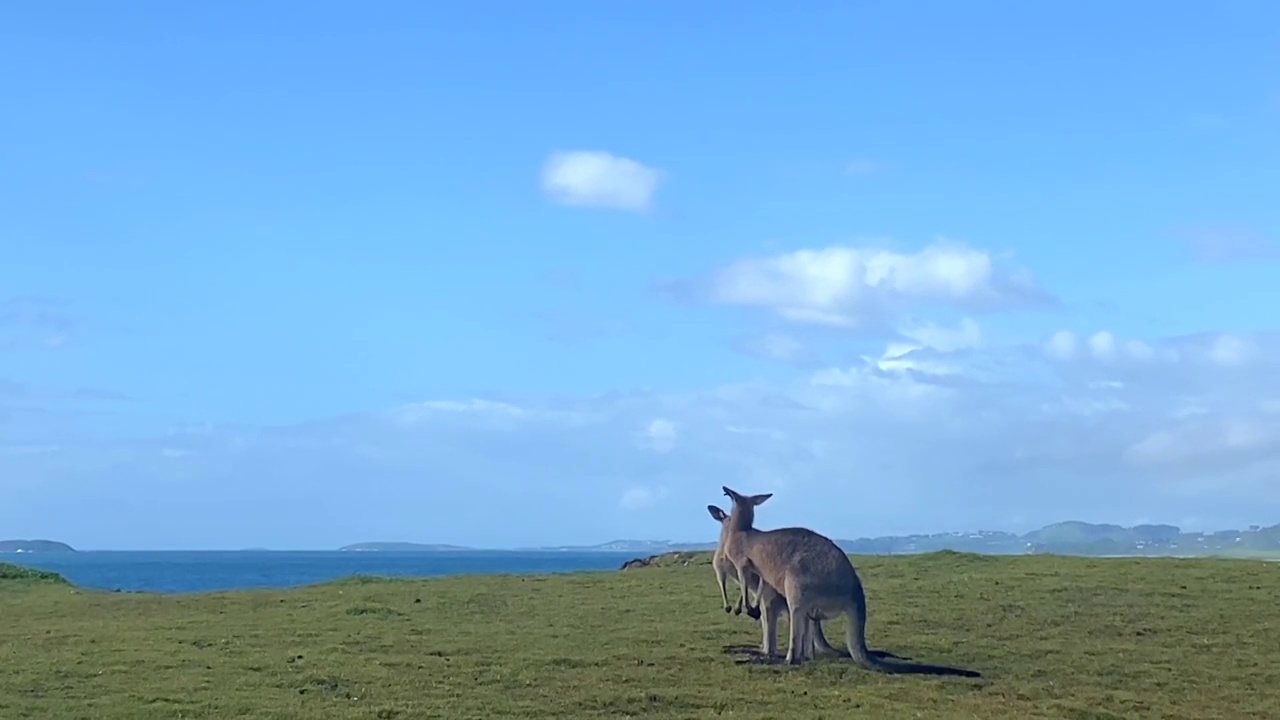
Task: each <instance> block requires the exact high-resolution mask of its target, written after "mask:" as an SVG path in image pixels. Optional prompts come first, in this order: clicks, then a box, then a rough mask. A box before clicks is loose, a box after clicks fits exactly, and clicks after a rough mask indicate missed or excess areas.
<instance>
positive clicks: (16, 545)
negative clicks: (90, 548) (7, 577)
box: [0, 540, 76, 553]
mask: <svg viewBox="0 0 1280 720" xmlns="http://www.w3.org/2000/svg"><path fill="white" fill-rule="evenodd" d="M75 551H76V549H75V548H73V547H71V546H70V545H68V544H66V543H63V542H58V541H56V540H0V552H4V553H48V552H64V553H65V552H75Z"/></svg>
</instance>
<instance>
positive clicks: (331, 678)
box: [0, 553, 1280, 720]
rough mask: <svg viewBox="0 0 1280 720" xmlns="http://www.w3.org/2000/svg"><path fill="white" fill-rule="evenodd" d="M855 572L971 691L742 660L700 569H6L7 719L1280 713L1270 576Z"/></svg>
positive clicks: (1213, 564) (914, 642) (742, 629)
mask: <svg viewBox="0 0 1280 720" xmlns="http://www.w3.org/2000/svg"><path fill="white" fill-rule="evenodd" d="M854 560H855V565H856V566H857V567H858V568H859V572H860V573H861V575H862V577H863V582H864V583H865V585H866V587H867V594H868V602H869V603H870V622H869V627H868V640H869V642H870V644H871V645H872V646H873V647H876V648H884V649H888V650H891V651H893V652H895V653H898V654H900V655H906V656H910V657H912V658H914V659H916V660H920V661H926V662H937V663H944V664H952V665H961V666H965V667H970V668H974V669H977V670H980V671H981V672H982V673H983V674H984V675H985V677H984V678H982V679H980V680H968V679H961V678H932V677H921V676H885V675H879V674H876V673H871V672H867V671H864V670H860V669H858V668H856V667H854V666H853V664H852V663H851V662H850V661H848V660H844V661H841V660H820V661H818V662H816V663H814V664H812V665H808V666H805V667H801V668H788V667H784V666H778V665H763V664H759V663H756V664H746V663H742V662H741V661H742V660H743V657H742V656H740V655H736V654H735V653H733V652H731V651H730V652H726V650H725V647H726V646H734V645H752V646H754V645H756V644H757V643H759V639H760V631H759V626H758V625H757V624H755V623H754V622H752V621H750V620H748V619H747V618H746V617H745V616H742V617H735V616H730V615H726V614H725V613H724V611H723V610H721V609H720V600H719V594H718V592H717V591H716V589H715V582H714V580H713V578H712V573H711V570H710V567H709V564H708V563H709V557H708V556H706V555H700V556H697V557H696V558H695V559H694V560H693V561H692V564H691V565H689V566H684V565H682V564H680V563H677V564H675V565H674V566H658V567H648V568H643V569H636V570H628V571H625V572H606V573H579V574H571V575H557V576H550V577H534V576H524V577H521V576H489V577H479V576H470V577H465V576H464V577H452V578H442V579H431V580H421V581H409V580H379V579H363V578H353V579H349V580H344V581H341V582H335V583H330V584H325V585H320V586H314V587H308V588H303V589H298V590H291V591H250V592H233V593H218V594H206V595H188V596H161V595H149V594H131V593H98V592H90V591H81V590H77V589H75V588H73V587H71V586H69V585H66V584H65V583H62V582H61V581H60V580H59V579H58V578H57V577H56V576H53V577H50V576H47V575H43V574H40V573H23V572H17V571H15V569H14V568H13V566H8V567H7V568H5V567H3V566H0V662H2V663H3V672H0V718H5V719H6V720H9V719H16V718H40V719H41V720H56V719H60V718H95V719H96V718H122V719H123V718H128V719H129V720H146V719H148V718H165V719H166V720H167V719H169V718H197V717H201V718H235V717H252V718H305V719H307V720H312V719H315V720H320V719H322V718H383V719H387V718H402V719H409V718H430V717H439V718H495V717H526V718H563V717H598V718H606V717H607V718H621V717H640V716H644V717H655V718H677V717H680V718H706V717H711V716H717V715H724V716H729V717H739V718H783V717H785V718H848V717H864V718H877V719H878V718H983V719H985V718H1074V719H1076V720H1086V719H1090V720H1095V719H1101V718H1117V717H1133V718H1157V717H1163V718H1187V719H1188V720H1191V719H1194V720H1208V719H1210V718H1249V717H1257V718H1263V717H1271V718H1275V717H1280V610H1278V609H1277V605H1278V603H1277V598H1280V565H1276V564H1272V563H1263V562H1258V561H1247V560H1178V559H1082V558H1058V557H1047V556H1038V557H984V556H975V555H962V554H956V553H935V554H930V555H922V556H914V557H894V558H869V557H858V558H854ZM681 562H683V561H681ZM783 627H784V628H785V624H784V625H783ZM844 627H845V625H844V622H843V621H839V622H834V623H831V624H830V627H829V629H828V635H829V637H830V638H831V640H832V642H833V644H835V645H837V646H843V644H844V635H843V633H844ZM780 647H781V648H782V649H783V650H784V651H785V648H786V639H785V635H783V636H782V639H781V642H780Z"/></svg>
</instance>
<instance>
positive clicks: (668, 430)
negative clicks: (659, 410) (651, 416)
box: [644, 418, 679, 452]
mask: <svg viewBox="0 0 1280 720" xmlns="http://www.w3.org/2000/svg"><path fill="white" fill-rule="evenodd" d="M678 435H679V433H678V432H677V431H676V424H675V423H673V422H671V421H670V420H667V419H664V418H657V419H655V420H654V421H652V422H650V423H649V426H648V427H647V428H645V431H644V438H645V440H646V442H647V445H648V446H649V447H650V448H653V449H654V450H656V451H657V452H669V451H670V450H671V449H672V448H674V447H675V446H676V438H677V436H678Z"/></svg>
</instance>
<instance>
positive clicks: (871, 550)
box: [0, 521, 1280, 559]
mask: <svg viewBox="0 0 1280 720" xmlns="http://www.w3.org/2000/svg"><path fill="white" fill-rule="evenodd" d="M835 543H836V544H837V545H839V546H840V548H841V549H843V550H844V551H845V552H847V553H849V554H852V555H911V554H916V553H926V552H935V551H939V550H953V551H956V552H971V553H979V554H983V555H1033V554H1045V553H1051V554H1058V555H1082V556H1088V557H1118V556H1125V557H1207V556H1223V557H1255V558H1272V559H1280V523H1278V524H1276V525H1271V526H1269V527H1261V526H1257V525H1254V526H1251V527H1249V528H1248V529H1247V530H1217V531H1213V532H1183V531H1182V530H1181V529H1180V528H1178V527H1176V526H1174V525H1136V526H1133V527H1123V526H1120V525H1109V524H1094V523H1086V522H1080V521H1068V522H1060V523H1054V524H1052V525H1046V526H1045V527H1042V528H1040V529H1038V530H1033V531H1031V532H1028V533H1023V534H1017V533H1010V532H1003V531H991V530H979V531H975V532H946V533H932V534H918V535H890V536H882V537H873V538H868V537H862V538H858V539H856V540H847V539H845V540H841V539H836V540H835ZM715 546H716V543H715V542H714V541H692V542H677V541H671V540H610V541H609V542H604V543H599V544H595V545H549V546H539V547H517V548H477V547H470V546H466V545H454V544H450V543H420V542H406V541H370V542H359V543H353V544H350V545H344V546H342V547H340V548H337V551H339V552H344V553H347V552H360V553H370V552H371V553H377V552H382V553H567V554H584V553H609V554H613V553H633V554H635V555H637V556H654V555H661V554H664V553H671V552H691V551H692V552H697V551H709V550H713V549H715ZM75 552H79V551H77V550H76V549H75V548H73V547H71V546H70V545H68V544H66V543H63V542H58V541H54V540H0V553H75ZM238 552H255V553H263V552H273V551H272V550H269V549H267V548H260V547H255V548H248V549H244V550H240V551H238ZM316 552H333V550H329V551H321V550H317V551H316Z"/></svg>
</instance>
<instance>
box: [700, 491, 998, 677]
mask: <svg viewBox="0 0 1280 720" xmlns="http://www.w3.org/2000/svg"><path fill="white" fill-rule="evenodd" d="M721 490H723V491H724V494H725V495H726V496H728V497H729V498H730V499H731V500H733V509H732V510H731V511H730V513H729V517H728V519H727V520H725V521H724V522H722V523H721V529H720V533H721V538H720V544H721V545H722V546H723V547H724V555H725V557H727V558H728V559H729V561H730V562H731V563H732V564H733V566H734V567H735V568H736V569H737V571H738V583H739V584H740V585H741V588H740V590H741V592H740V594H739V597H738V602H737V605H736V606H735V607H734V612H735V613H741V612H742V608H743V606H744V605H745V606H746V607H747V608H748V610H750V609H751V606H750V602H749V598H748V597H747V587H748V586H747V578H748V575H749V574H750V573H755V574H757V575H759V576H760V580H761V582H762V583H766V584H768V585H770V586H772V587H774V588H776V589H777V592H779V593H781V594H782V595H783V596H784V597H785V598H786V601H787V606H788V609H789V611H790V614H791V641H790V644H789V646H788V647H787V663H789V664H792V665H796V664H799V663H800V662H802V661H803V660H805V659H807V658H808V656H809V655H810V653H809V652H807V651H808V650H809V645H810V643H809V642H808V639H809V638H808V635H809V630H808V628H809V624H808V623H806V622H804V620H805V619H814V620H830V619H832V618H835V617H839V616H840V615H842V614H848V615H849V630H848V634H847V636H846V642H847V644H848V647H849V654H850V656H851V657H852V658H853V659H854V660H855V661H856V662H857V663H858V664H859V665H861V666H862V667H864V668H866V669H868V670H875V671H877V672H883V673H917V674H928V675H960V676H963V677H981V674H980V673H978V672H975V671H973V670H966V669H963V668H953V667H947V666H943V665H924V664H920V663H903V662H890V661H886V660H884V659H880V658H876V657H873V656H872V655H871V654H870V653H869V652H868V651H867V639H866V625H867V600H866V595H865V593H864V592H863V589H862V582H861V581H860V580H859V579H858V573H857V571H856V570H854V568H853V563H851V562H850V561H849V556H848V555H846V554H845V552H844V551H843V550H841V549H840V547H839V546H837V545H836V544H835V543H834V542H833V541H832V540H831V539H830V538H828V537H826V536H824V535H820V534H818V533H816V532H814V531H812V530H810V529H808V528H800V527H794V528H779V529H776V530H757V529H755V527H753V525H754V523H755V508H756V506H757V505H760V504H761V503H763V502H764V501H766V500H768V499H769V498H771V497H773V494H772V493H766V494H764V495H751V496H744V495H742V494H740V493H737V492H735V491H733V490H730V489H729V488H727V487H721ZM757 611H758V610H757Z"/></svg>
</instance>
